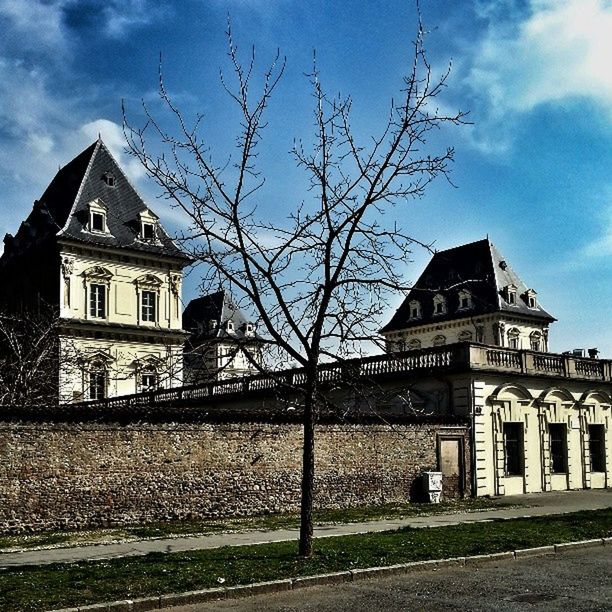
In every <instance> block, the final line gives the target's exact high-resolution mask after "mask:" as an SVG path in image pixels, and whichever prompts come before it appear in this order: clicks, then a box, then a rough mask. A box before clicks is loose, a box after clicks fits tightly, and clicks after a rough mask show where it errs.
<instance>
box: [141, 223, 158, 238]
mask: <svg viewBox="0 0 612 612" xmlns="http://www.w3.org/2000/svg"><path fill="white" fill-rule="evenodd" d="M147 228H150V232H151V235H150V236H147ZM140 238H141V240H143V241H144V242H155V240H156V236H155V223H153V222H152V221H142V222H141V228H140Z"/></svg>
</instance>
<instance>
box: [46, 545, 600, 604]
mask: <svg viewBox="0 0 612 612" xmlns="http://www.w3.org/2000/svg"><path fill="white" fill-rule="evenodd" d="M604 545H605V546H612V537H609V538H598V539H596V540H579V541H578V542H566V543H563V544H554V545H551V546H537V547H534V548H522V549H519V550H509V551H507V552H501V553H492V554H489V555H474V556H471V557H454V558H451V559H432V560H428V561H412V562H410V563H400V564H398V565H387V566H384V567H367V568H363V569H354V570H348V571H344V572H333V573H329V574H316V575H314V576H300V577H299V578H285V579H283V580H272V581H270V582H255V583H253V584H246V585H238V586H231V587H218V588H213V589H202V590H201V591H189V592H187V593H170V594H168V595H157V596H155V597H143V598H140V599H126V600H122V601H111V602H106V603H100V604H93V605H90V606H79V607H77V608H62V609H61V610H52V611H51V612H147V611H148V610H159V609H163V608H168V607H170V606H183V605H188V604H197V603H204V602H208V601H218V600H221V599H238V598H241V597H251V596H252V595H261V594H264V593H281V592H283V591H291V590H294V589H302V588H306V587H312V586H323V585H328V584H343V583H345V582H358V581H360V580H368V579H370V578H382V577H387V576H397V575H401V574H410V573H412V572H419V571H423V570H428V569H438V568H443V567H461V566H465V565H480V564H484V563H494V562H499V561H510V560H514V559H523V558H528V557H536V556H544V555H554V554H562V553H564V552H567V551H571V550H578V549H582V548H595V547H599V546H604Z"/></svg>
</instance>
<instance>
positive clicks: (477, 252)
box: [381, 238, 555, 352]
mask: <svg viewBox="0 0 612 612" xmlns="http://www.w3.org/2000/svg"><path fill="white" fill-rule="evenodd" d="M553 321H555V318H554V317H553V316H552V315H550V314H549V313H548V312H547V311H546V310H544V308H543V307H542V305H541V304H540V302H539V300H538V297H537V293H536V291H535V290H534V289H532V288H529V287H528V286H527V285H526V284H525V283H524V282H523V281H522V280H521V279H520V278H519V277H518V275H517V274H516V273H515V272H514V271H513V270H512V268H511V267H510V265H509V264H508V262H507V261H506V259H505V258H504V257H503V256H502V255H501V253H500V252H499V251H498V250H497V248H496V247H495V246H494V245H493V244H492V243H491V242H490V241H489V239H488V238H487V239H485V240H480V241H478V242H473V243H471V244H465V245H461V246H459V247H455V248H452V249H448V250H445V251H439V252H437V253H435V254H434V256H433V257H432V259H431V261H430V262H429V264H428V265H427V267H426V268H425V270H424V272H423V274H421V276H420V277H419V279H418V280H417V282H416V283H415V285H414V287H413V288H412V289H411V290H410V292H409V293H408V295H407V296H406V299H405V300H404V302H403V303H402V304H401V306H400V307H399V308H398V310H397V312H396V313H395V315H394V316H393V318H392V319H391V321H389V323H388V324H387V325H386V326H385V327H383V329H382V330H381V333H382V335H383V336H384V338H385V340H386V346H387V349H388V350H417V349H420V348H427V347H431V346H443V345H445V344H450V343H453V342H480V343H483V344H489V345H496V346H501V347H508V348H517V349H530V350H534V351H544V352H546V351H547V350H548V329H549V325H550V323H552V322H553Z"/></svg>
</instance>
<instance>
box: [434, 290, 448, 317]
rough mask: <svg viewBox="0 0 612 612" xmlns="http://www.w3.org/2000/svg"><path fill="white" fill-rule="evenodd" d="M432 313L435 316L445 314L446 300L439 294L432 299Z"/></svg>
mask: <svg viewBox="0 0 612 612" xmlns="http://www.w3.org/2000/svg"><path fill="white" fill-rule="evenodd" d="M433 313H434V314H435V315H441V314H446V298H445V297H444V296H443V295H440V294H439V293H438V294H437V295H436V296H434V299H433Z"/></svg>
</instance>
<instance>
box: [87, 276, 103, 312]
mask: <svg viewBox="0 0 612 612" xmlns="http://www.w3.org/2000/svg"><path fill="white" fill-rule="evenodd" d="M89 315H90V316H91V317H93V318H95V319H104V318H106V285H96V284H91V285H89Z"/></svg>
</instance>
